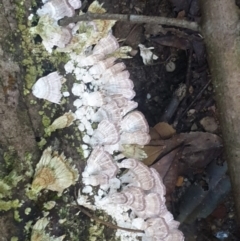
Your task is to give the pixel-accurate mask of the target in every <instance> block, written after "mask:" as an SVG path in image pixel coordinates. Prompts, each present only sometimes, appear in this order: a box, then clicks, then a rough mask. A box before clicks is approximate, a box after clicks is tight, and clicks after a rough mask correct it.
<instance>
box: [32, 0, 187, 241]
mask: <svg viewBox="0 0 240 241" xmlns="http://www.w3.org/2000/svg"><path fill="white" fill-rule="evenodd" d="M58 1H60V0H50V1H48V2H47V3H45V5H44V6H43V7H42V8H41V9H40V10H39V11H38V13H39V15H42V14H43V13H45V12H46V13H47V15H42V16H41V17H40V20H39V23H38V26H36V27H34V28H32V30H31V31H32V32H35V33H38V34H40V35H41V37H42V39H43V45H44V46H45V48H46V49H47V51H49V52H51V51H52V48H53V46H57V48H56V50H54V51H61V52H65V53H66V54H67V55H68V57H69V61H68V62H67V63H66V64H65V66H64V68H65V72H66V74H71V75H72V76H73V77H75V80H76V81H75V83H69V85H71V84H72V94H73V95H74V96H75V100H74V102H73V106H74V107H73V108H74V109H72V110H71V111H72V112H73V113H74V116H75V118H76V119H77V120H79V122H80V124H78V129H79V130H80V131H81V132H84V133H83V139H82V140H83V142H84V144H83V145H84V150H85V153H89V152H90V151H91V153H90V156H89V158H88V159H87V165H86V167H85V169H84V172H83V173H82V181H83V184H84V185H85V187H84V188H83V190H84V191H85V193H86V194H87V193H90V192H91V190H92V188H90V187H89V185H91V186H100V187H99V189H98V194H97V195H95V196H94V197H93V198H91V200H93V201H92V202H93V203H91V205H90V204H89V201H88V198H87V196H84V194H81V193H82V192H79V198H78V200H81V201H79V202H80V203H81V205H85V206H86V207H88V208H89V207H91V208H93V209H94V210H96V209H102V210H104V211H105V212H107V213H108V214H109V215H111V216H112V217H113V219H114V220H115V221H116V222H117V224H118V225H119V226H124V227H127V228H135V227H137V228H139V229H143V230H144V231H145V232H144V234H138V233H131V235H130V234H129V233H128V234H126V232H124V231H123V230H117V232H116V235H118V236H120V237H121V238H122V240H128V241H135V240H139V239H138V238H139V236H141V237H142V240H143V241H147V240H148V241H150V240H151V241H157V240H159V241H160V240H162V241H166V240H168V241H170V240H174V241H182V240H183V235H182V233H181V232H180V231H179V230H178V226H179V223H178V222H176V221H174V219H173V216H172V214H171V213H170V212H168V210H167V208H166V205H165V193H166V190H165V187H164V185H163V182H162V179H161V177H160V176H159V174H158V173H157V171H156V170H155V169H153V168H149V167H147V166H145V165H144V164H143V163H141V162H140V161H139V160H140V159H142V158H144V157H145V156H146V154H145V153H144V151H143V150H141V148H142V146H144V145H146V144H148V143H149V141H150V135H149V126H148V123H147V121H146V119H145V117H144V115H143V114H142V113H141V112H139V111H136V110H135V109H136V108H137V106H138V104H137V103H136V102H135V101H133V100H132V99H133V97H134V96H135V92H134V90H133V88H134V86H133V82H132V80H131V79H129V78H130V73H129V72H128V71H127V70H125V69H126V66H125V64H123V63H121V62H118V63H116V60H117V58H119V56H120V57H127V54H126V53H127V52H128V51H130V48H124V49H123V48H122V47H119V43H118V41H117V39H116V38H115V37H114V36H113V35H112V33H111V28H112V26H113V25H114V23H115V21H112V20H94V21H91V22H87V21H86V22H78V23H76V24H73V26H71V27H69V26H68V27H66V28H64V27H60V26H58V25H57V21H56V19H59V18H61V17H62V16H63V15H64V16H69V15H71V14H72V12H71V10H69V7H70V8H72V9H73V10H74V8H79V7H80V5H81V4H80V3H79V1H78V0H68V1H67V0H62V1H63V3H64V4H65V5H66V4H67V5H68V6H66V12H65V13H64V11H62V15H61V14H60V13H55V12H54V11H55V10H53V6H54V4H55V2H58ZM75 3H76V4H79V5H77V7H73V4H75ZM64 4H63V5H64ZM58 7H59V8H60V6H58ZM58 7H56V8H55V9H57V8H58ZM67 8H68V9H67ZM88 11H89V12H95V13H104V12H105V9H103V8H102V6H101V5H100V4H99V3H98V2H97V1H94V2H93V3H92V4H91V5H90V7H89V9H88ZM60 16H61V17H60ZM45 28H46V29H45ZM67 32H68V33H69V36H67V34H66V33H67ZM64 34H66V36H65V37H63V35H64ZM52 38H54V41H53V39H52ZM59 41H60V42H61V43H59ZM94 45H95V46H94ZM52 75H54V76H55V77H56V79H58V80H57V81H58V82H57V83H56V88H52V87H51V84H52V82H50V76H51V74H50V75H48V76H46V77H42V78H41V79H39V80H38V81H37V83H36V84H35V85H34V87H33V94H34V95H35V96H36V97H38V98H44V99H47V100H49V101H51V102H53V103H59V101H60V99H61V93H60V89H61V84H60V82H61V81H60V79H61V78H62V77H61V76H60V75H58V74H57V72H55V73H53V74H52ZM54 84H55V83H54ZM39 86H40V87H41V88H39ZM56 89H57V90H56ZM39 93H40V94H39ZM52 93H53V95H51V94H52ZM49 96H51V97H49ZM66 117H67V119H66ZM68 125H69V124H68V116H66V114H65V115H64V116H63V117H60V118H59V119H57V120H56V121H54V122H53V124H52V125H51V128H52V129H54V130H55V129H57V128H62V127H65V126H68ZM96 125H97V127H95V126H96ZM83 145H82V147H83ZM119 153H120V155H119V156H120V157H118V155H115V154H119ZM86 156H87V155H86ZM126 157H127V158H129V159H126ZM122 158H123V159H124V160H123V161H122V162H118V161H117V160H119V159H122ZM121 168H126V169H128V172H127V174H124V175H123V176H121V174H120V169H121ZM119 175H120V176H119ZM77 179H78V172H77V170H76V169H75V168H74V167H71V166H70V165H69V163H68V162H67V160H66V159H65V156H64V155H63V154H61V155H58V154H56V153H54V154H52V150H51V148H47V149H46V150H45V151H44V152H43V156H42V158H41V160H40V162H39V163H38V164H37V167H36V171H35V175H34V180H33V183H32V189H33V190H34V191H35V192H36V193H37V192H39V191H40V190H42V189H49V190H52V191H57V192H58V193H60V194H61V193H62V192H63V190H64V189H66V188H68V187H69V186H71V185H74V184H75V182H76V180H77ZM87 187H88V188H87ZM83 190H82V191H83ZM106 202H107V203H108V205H106ZM137 219H140V220H141V227H140V225H137V223H138V222H137V221H136V220H137Z"/></svg>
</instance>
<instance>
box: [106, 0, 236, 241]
mask: <svg viewBox="0 0 240 241" xmlns="http://www.w3.org/2000/svg"><path fill="white" fill-rule="evenodd" d="M102 2H104V7H105V8H106V9H107V11H108V13H121V14H139V15H148V16H163V17H177V18H179V19H188V20H191V21H200V16H201V15H200V9H199V5H198V1H197V0H193V1H188V0H180V1H179V0H178V1H176V0H169V1H167V0H161V1H159V0H148V1H144V0H141V1H136V0H132V1H127V2H126V1H117V0H105V1H102ZM114 35H115V36H116V37H117V38H119V39H121V40H122V44H124V45H128V46H131V47H132V48H133V51H132V54H133V58H131V59H128V60H125V64H126V66H127V69H128V70H129V72H130V74H131V79H132V80H133V81H134V85H135V91H136V97H135V99H134V100H135V101H137V102H138V104H139V105H138V109H139V110H140V111H142V112H143V113H144V115H145V116H146V118H147V121H148V123H149V125H150V126H151V127H154V126H156V125H157V124H158V123H160V124H158V125H161V123H162V122H167V123H168V124H170V125H171V126H172V127H173V128H174V129H175V130H176V135H177V136H178V137H179V136H180V138H183V139H184V141H183V143H184V144H183V147H182V148H179V147H178V148H177V151H176V149H175V147H174V144H173V143H172V142H173V139H174V137H172V138H170V139H168V140H169V143H168V144H166V145H167V147H168V145H173V146H171V148H169V149H171V150H172V156H171V157H169V156H168V157H166V156H165V159H167V162H168V164H169V165H168V166H167V167H166V166H165V164H162V163H163V162H164V161H163V159H164V158H163V157H162V156H161V155H160V156H161V157H160V156H159V155H158V156H157V157H156V156H155V157H154V158H153V159H154V160H151V161H150V163H147V164H148V165H149V164H150V165H153V166H155V167H156V165H158V168H160V169H164V168H165V169H166V168H167V170H166V173H167V171H169V172H171V174H170V177H168V178H167V177H166V176H165V177H164V182H165V185H166V187H167V200H168V201H169V208H170V209H171V211H172V213H173V214H174V216H175V217H176V218H177V219H178V220H179V221H180V222H181V227H182V231H183V232H184V234H185V237H186V240H189V241H191V240H198V241H204V240H206V241H207V240H231V241H234V240H240V232H239V229H238V228H237V226H236V220H235V213H234V203H233V198H232V195H231V188H230V181H229V177H228V176H227V174H226V173H227V167H226V163H225V159H224V154H223V148H222V141H221V139H220V138H221V128H220V126H219V123H218V109H217V106H216V104H215V100H214V90H213V88H212V84H211V74H210V73H209V69H208V63H207V59H206V54H207V53H206V50H205V46H204V41H203V38H202V37H201V36H200V35H199V34H198V33H197V32H193V31H189V30H184V29H179V28H175V27H169V26H164V28H162V27H161V26H160V25H139V24H132V23H126V22H118V23H117V24H116V25H115V28H114ZM140 43H141V44H144V45H145V46H146V47H154V50H153V53H154V54H156V55H157V56H158V59H157V60H154V61H152V63H150V64H149V65H144V64H143V61H142V58H141V56H140V53H139V48H138V44H140ZM181 86H185V87H186V93H185V95H184V97H183V98H182V99H181V100H179V99H177V98H176V90H177V89H179V88H181ZM193 132H195V135H194V134H193ZM183 133H185V134H183ZM189 133H192V134H189ZM189 138H190V139H189ZM150 145H151V143H150ZM159 148H161V147H159ZM155 150H157V149H156V148H155ZM174 151H175V152H174ZM173 152H174V153H173ZM159 153H160V151H159ZM158 170H159V169H158ZM168 176H169V175H168Z"/></svg>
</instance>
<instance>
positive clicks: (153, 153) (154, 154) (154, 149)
mask: <svg viewBox="0 0 240 241" xmlns="http://www.w3.org/2000/svg"><path fill="white" fill-rule="evenodd" d="M165 148H166V146H160V145H159V146H144V148H143V150H144V152H145V153H146V154H147V156H148V157H147V158H146V159H144V160H143V163H144V164H145V165H147V166H151V165H152V164H153V163H154V161H155V160H156V159H157V158H158V157H159V155H160V154H161V153H162V151H163V150H164V149H165Z"/></svg>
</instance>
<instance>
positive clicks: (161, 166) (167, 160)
mask: <svg viewBox="0 0 240 241" xmlns="http://www.w3.org/2000/svg"><path fill="white" fill-rule="evenodd" d="M178 151H179V148H177V149H175V150H173V151H171V152H170V153H168V154H166V155H165V156H164V157H162V158H161V159H160V160H159V161H157V162H156V163H154V164H153V165H152V167H154V168H155V169H156V170H157V171H158V173H159V174H160V176H161V177H162V178H164V177H165V175H166V173H167V172H168V170H169V168H170V166H171V164H172V162H173V160H174V159H175V156H176V154H177V152H178ZM175 183H176V180H175V181H174V185H175Z"/></svg>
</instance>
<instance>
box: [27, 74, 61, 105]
mask: <svg viewBox="0 0 240 241" xmlns="http://www.w3.org/2000/svg"><path fill="white" fill-rule="evenodd" d="M62 79H63V76H61V75H59V74H58V72H53V73H51V74H49V75H47V76H45V77H42V78H40V79H38V80H37V82H36V83H35V84H34V85H33V87H32V93H33V95H34V96H36V97H37V98H40V99H46V100H48V101H50V102H53V103H56V104H59V102H60V99H61V97H62V93H61V87H62Z"/></svg>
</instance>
